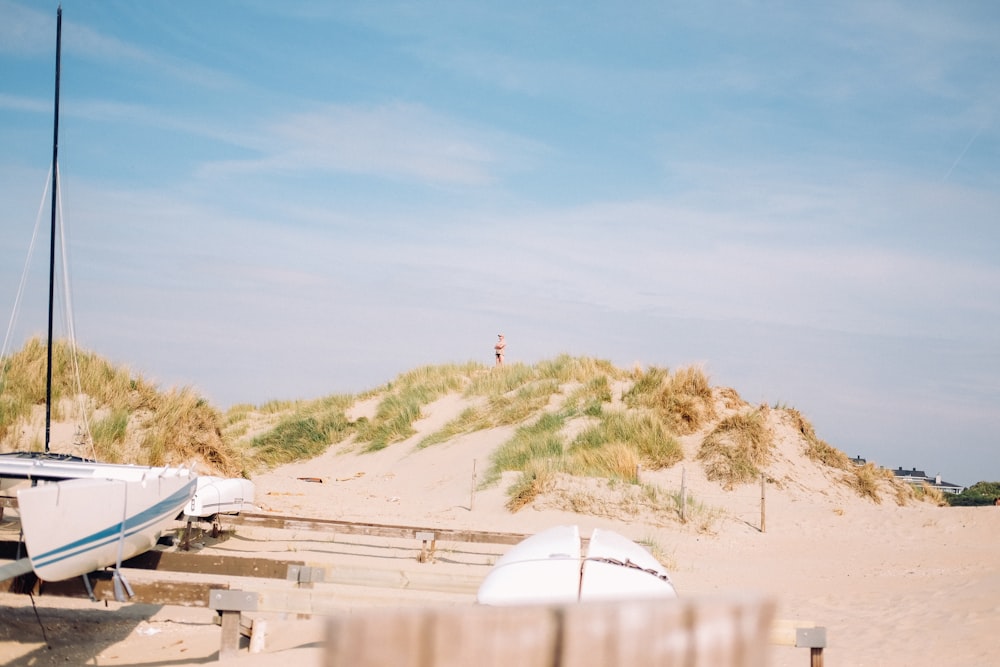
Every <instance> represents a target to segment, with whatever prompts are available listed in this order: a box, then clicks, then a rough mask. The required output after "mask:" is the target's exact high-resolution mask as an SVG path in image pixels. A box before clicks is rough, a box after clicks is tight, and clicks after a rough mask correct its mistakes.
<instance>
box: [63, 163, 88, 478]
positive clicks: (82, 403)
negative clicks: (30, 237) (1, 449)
mask: <svg viewBox="0 0 1000 667" xmlns="http://www.w3.org/2000/svg"><path fill="white" fill-rule="evenodd" d="M58 170H59V165H58V164H57V165H56V171H57V176H58V177H59V181H60V182H62V174H61V173H58ZM56 195H57V199H58V204H57V208H58V213H59V215H58V216H57V218H58V222H59V246H60V252H61V255H62V279H63V295H64V296H65V303H64V305H65V310H66V312H65V318H66V322H65V323H66V335H67V338H68V339H69V351H70V358H71V359H72V361H73V374H74V376H75V378H76V395H77V396H78V397H79V398H78V400H79V413H80V418H81V419H82V420H83V429H84V431H83V439H84V442H79V443H78V442H74V443H73V444H74V446H76V445H83V444H84V443H88V444H89V445H90V455H91V458H93V459H94V460H96V459H97V450H96V449H95V448H94V438H93V436H92V434H91V432H90V420H89V419H88V417H87V404H86V403H87V396H86V394H84V393H83V380H82V378H81V375H80V356H79V354H78V352H79V351H78V349H77V346H76V324H75V321H74V317H73V293H72V290H71V289H70V279H69V259H68V258H67V256H66V248H67V247H68V244H67V243H66V224H65V217H64V214H63V202H62V191H59V192H57V193H56Z"/></svg>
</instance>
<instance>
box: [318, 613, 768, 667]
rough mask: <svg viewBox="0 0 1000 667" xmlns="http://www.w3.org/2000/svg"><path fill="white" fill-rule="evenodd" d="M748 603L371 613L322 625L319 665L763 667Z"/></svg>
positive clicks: (763, 638)
mask: <svg viewBox="0 0 1000 667" xmlns="http://www.w3.org/2000/svg"><path fill="white" fill-rule="evenodd" d="M773 614H774V605H773V603H771V602H770V601H768V600H761V599H755V598H742V599H741V598H736V599H734V598H725V599H722V598H720V599H688V600H683V599H682V600H629V601H616V602H589V603H579V604H567V605H527V606H512V607H487V606H476V607H441V608H424V609H399V610H393V611H386V610H384V609H383V610H377V611H375V610H373V611H372V612H370V613H369V612H365V613H357V612H355V613H352V614H342V615H338V616H334V617H331V619H330V620H329V626H328V628H329V630H328V638H327V651H326V657H325V662H324V664H325V665H326V666H327V667H346V666H348V665H349V666H350V667H376V666H378V667H382V666H387V665H392V666H393V667H468V666H469V665H474V666H475V667H510V666H511V665H518V667H570V666H572V667H608V666H609V665H628V666H629V667H651V666H653V665H656V666H663V667H669V666H672V665H677V666H683V667H763V666H764V665H766V664H767V650H768V644H769V633H770V630H771V621H772V617H773Z"/></svg>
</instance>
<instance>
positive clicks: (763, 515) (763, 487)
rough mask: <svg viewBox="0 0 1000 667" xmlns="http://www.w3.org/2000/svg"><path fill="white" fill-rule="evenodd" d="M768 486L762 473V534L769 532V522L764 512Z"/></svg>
mask: <svg viewBox="0 0 1000 667" xmlns="http://www.w3.org/2000/svg"><path fill="white" fill-rule="evenodd" d="M766 484H767V480H766V477H765V476H764V473H761V474H760V532H762V533H766V532H767V522H766V515H765V511H764V510H765V506H766V503H765V497H766V495H765V488H766Z"/></svg>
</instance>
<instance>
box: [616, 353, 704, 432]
mask: <svg viewBox="0 0 1000 667" xmlns="http://www.w3.org/2000/svg"><path fill="white" fill-rule="evenodd" d="M623 398H624V400H625V404H626V405H627V406H629V407H634V408H649V409H653V410H655V411H656V412H657V414H659V416H660V418H661V419H663V421H664V422H665V423H666V424H667V426H669V427H670V429H671V430H672V431H674V432H675V433H678V434H679V435H687V434H690V433H694V432H695V431H697V430H699V429H700V428H702V427H703V426H704V425H705V424H707V423H708V422H710V421H711V420H712V419H714V418H715V402H714V399H713V396H712V387H711V385H710V384H709V381H708V376H707V375H705V373H704V372H703V371H702V370H701V369H699V368H696V367H686V368H681V369H678V370H677V371H676V372H675V373H673V374H672V375H671V374H670V373H669V372H668V371H667V370H666V369H662V368H657V367H651V368H649V369H648V370H646V371H642V370H636V371H635V372H634V373H633V385H632V387H631V389H629V391H627V392H626V393H625V395H624V396H623Z"/></svg>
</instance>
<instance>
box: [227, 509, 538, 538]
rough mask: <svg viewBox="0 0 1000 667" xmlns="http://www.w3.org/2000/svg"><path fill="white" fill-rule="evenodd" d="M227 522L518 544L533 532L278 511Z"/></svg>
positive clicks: (236, 518) (384, 535) (382, 535)
mask: <svg viewBox="0 0 1000 667" xmlns="http://www.w3.org/2000/svg"><path fill="white" fill-rule="evenodd" d="M227 522H228V523H230V524H234V525H244V526H257V527H260V528H277V529H280V530H308V531H315V532H334V533H343V534H345V535H371V536H374V537H396V538H402V539H418V537H417V533H433V534H434V535H435V538H436V539H437V540H439V541H441V540H443V541H448V542H473V543H476V542H478V543H484V544H518V543H520V542H521V541H523V540H525V539H527V538H528V537H530V535H525V534H521V533H499V532H492V531H481V530H451V529H440V528H425V527H416V526H399V525H394V524H379V523H359V522H355V521H338V520H336V519H313V518H304V517H294V516H281V515H275V514H249V513H242V514H238V515H235V516H233V517H227Z"/></svg>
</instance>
